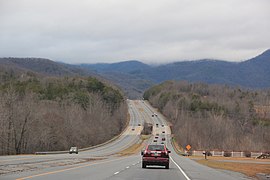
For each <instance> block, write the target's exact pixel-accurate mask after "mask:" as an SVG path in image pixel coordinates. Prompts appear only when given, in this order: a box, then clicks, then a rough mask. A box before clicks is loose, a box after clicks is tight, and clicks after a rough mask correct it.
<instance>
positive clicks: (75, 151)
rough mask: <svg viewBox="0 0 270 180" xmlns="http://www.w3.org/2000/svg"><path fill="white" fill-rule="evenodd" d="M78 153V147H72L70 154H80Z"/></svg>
mask: <svg viewBox="0 0 270 180" xmlns="http://www.w3.org/2000/svg"><path fill="white" fill-rule="evenodd" d="M78 152H79V150H78V147H71V148H70V149H69V154H72V153H76V154H78Z"/></svg>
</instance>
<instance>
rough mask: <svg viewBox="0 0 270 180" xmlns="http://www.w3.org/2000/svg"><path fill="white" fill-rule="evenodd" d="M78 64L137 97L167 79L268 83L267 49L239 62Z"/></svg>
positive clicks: (264, 85)
mask: <svg viewBox="0 0 270 180" xmlns="http://www.w3.org/2000/svg"><path fill="white" fill-rule="evenodd" d="M194 53H196V52H194ZM81 67H84V68H86V69H88V70H91V71H95V72H96V73H97V74H100V75H101V76H103V77H106V78H108V79H110V80H111V81H112V82H114V83H115V84H117V85H119V86H120V87H122V89H123V90H124V91H125V93H126V94H127V95H128V96H129V97H130V98H140V97H141V96H142V94H143V93H142V92H144V91H145V90H146V89H148V88H150V87H151V86H152V85H153V84H157V83H162V82H164V81H167V80H185V81H189V82H203V83H207V84H227V85H230V86H242V87H245V88H253V89H255V88H268V87H270V68H269V67H270V50H266V51H265V52H263V53H262V54H260V55H258V56H256V57H254V58H252V59H249V60H246V61H242V62H228V61H222V60H213V59H202V60H194V61H179V62H175V63H168V64H163V65H156V66H153V65H152V66H151V65H147V64H144V63H141V62H139V61H126V62H120V63H112V64H82V65H81ZM127 82H128V83H127Z"/></svg>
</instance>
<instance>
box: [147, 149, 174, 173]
mask: <svg viewBox="0 0 270 180" xmlns="http://www.w3.org/2000/svg"><path fill="white" fill-rule="evenodd" d="M169 153H171V151H169V150H168V149H167V148H166V146H165V145H164V144H160V145H153V144H150V145H148V146H147V147H146V148H145V150H143V151H142V168H146V166H147V165H159V166H165V168H166V169H169V164H170V161H169Z"/></svg>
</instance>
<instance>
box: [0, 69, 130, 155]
mask: <svg viewBox="0 0 270 180" xmlns="http://www.w3.org/2000/svg"><path fill="white" fill-rule="evenodd" d="M126 122H127V107H126V104H125V101H124V97H123V95H122V94H121V93H120V91H119V90H117V89H115V88H113V87H111V86H108V85H107V84H105V83H103V82H101V81H99V80H97V79H95V78H91V77H88V78H86V77H85V78H83V77H40V76H37V75H35V74H34V73H32V72H27V73H22V74H16V73H13V72H12V71H11V72H4V71H1V73H0V154H19V153H33V152H35V151H51V150H67V149H68V148H70V147H71V146H78V147H79V148H82V147H88V146H92V145H95V144H99V143H102V142H104V141H106V140H109V139H111V138H112V137H113V136H115V135H117V134H119V133H120V132H121V131H122V130H123V128H124V127H125V124H126Z"/></svg>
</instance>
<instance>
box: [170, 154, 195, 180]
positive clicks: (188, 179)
mask: <svg viewBox="0 0 270 180" xmlns="http://www.w3.org/2000/svg"><path fill="white" fill-rule="evenodd" d="M170 159H171V160H172V162H173V163H174V164H175V165H176V166H177V167H178V169H179V170H180V171H181V173H182V174H183V175H184V176H185V178H186V179H187V180H191V179H190V178H189V177H188V176H187V174H186V173H185V172H184V171H183V169H182V168H181V167H180V166H179V165H178V164H177V163H176V162H175V161H174V160H173V158H172V157H170Z"/></svg>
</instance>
